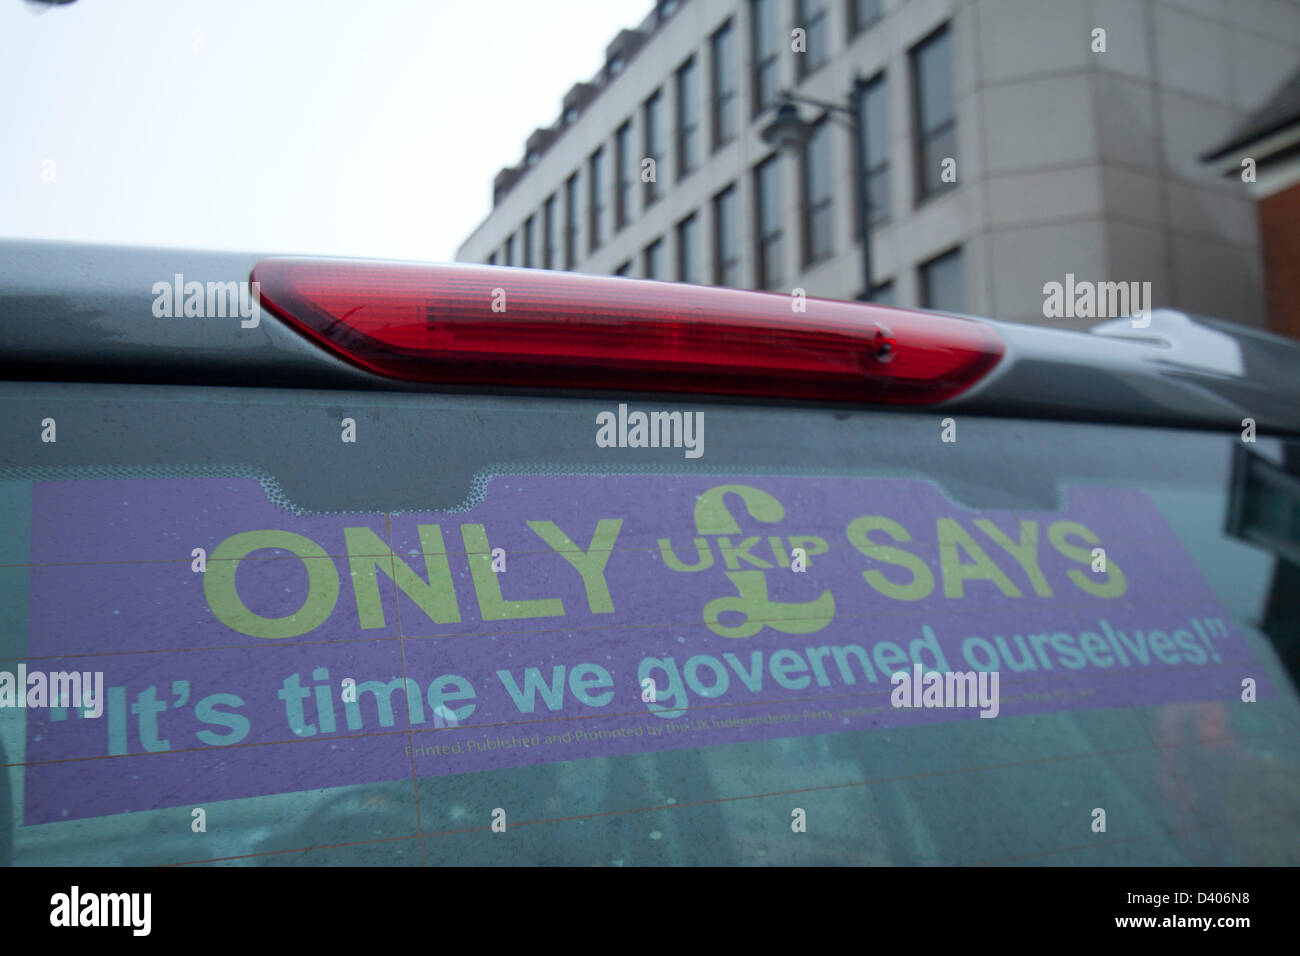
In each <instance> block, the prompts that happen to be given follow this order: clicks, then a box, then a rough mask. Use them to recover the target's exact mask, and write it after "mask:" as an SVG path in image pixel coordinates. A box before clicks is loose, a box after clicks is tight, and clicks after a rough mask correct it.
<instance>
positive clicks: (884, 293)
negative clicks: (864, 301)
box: [871, 279, 896, 305]
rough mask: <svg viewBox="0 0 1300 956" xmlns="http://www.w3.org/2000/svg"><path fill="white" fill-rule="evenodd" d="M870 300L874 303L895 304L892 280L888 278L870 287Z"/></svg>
mask: <svg viewBox="0 0 1300 956" xmlns="http://www.w3.org/2000/svg"><path fill="white" fill-rule="evenodd" d="M871 301H872V302H874V303H876V305H895V304H896V302H895V296H894V280H893V279H890V280H888V281H886V282H881V283H880V284H879V285H875V286H872V287H871Z"/></svg>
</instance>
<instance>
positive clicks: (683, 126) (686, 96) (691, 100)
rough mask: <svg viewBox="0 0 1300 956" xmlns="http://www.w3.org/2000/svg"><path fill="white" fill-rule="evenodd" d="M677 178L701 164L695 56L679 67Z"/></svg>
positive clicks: (698, 94)
mask: <svg viewBox="0 0 1300 956" xmlns="http://www.w3.org/2000/svg"><path fill="white" fill-rule="evenodd" d="M676 86H677V178H678V179H682V178H683V177H684V176H686V175H687V174H688V173H690V172H691V171H692V170H693V169H695V167H696V166H697V165H699V149H700V89H699V87H700V83H699V71H698V70H697V69H696V68H695V57H691V58H690V59H689V60H687V61H686V62H685V63H683V64H682V65H681V66H680V67H678V68H677V83H676Z"/></svg>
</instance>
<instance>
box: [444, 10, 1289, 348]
mask: <svg viewBox="0 0 1300 956" xmlns="http://www.w3.org/2000/svg"><path fill="white" fill-rule="evenodd" d="M800 46H802V50H799V49H798V48H799V47H800ZM606 55H607V59H606V67H605V69H604V70H603V71H602V72H601V74H600V75H599V76H598V77H596V78H594V79H593V80H592V81H590V82H587V83H579V84H577V85H576V86H575V87H574V88H573V89H572V90H571V91H570V93H569V94H568V96H566V98H565V102H564V109H563V113H562V115H561V117H560V119H559V120H558V121H557V122H556V123H555V124H554V125H553V126H552V127H548V128H543V129H539V130H538V131H537V132H535V133H534V134H533V136H532V137H530V138H529V140H528V144H527V149H526V153H525V159H524V162H522V163H521V164H520V165H519V166H518V167H514V168H508V169H503V170H502V171H501V172H500V173H499V174H498V175H497V179H496V183H495V190H494V207H493V210H492V212H491V214H490V215H489V216H488V217H487V219H486V220H484V222H483V223H481V224H480V225H479V227H478V228H477V229H476V230H475V231H474V233H473V234H472V235H471V236H470V237H469V238H468V239H467V240H466V241H465V243H464V244H463V245H462V246H461V248H460V250H459V251H458V254H457V258H458V260H460V261H468V262H479V263H489V262H492V263H496V264H499V265H514V266H529V267H533V268H563V269H572V270H574V271H578V272H586V273H596V274H624V275H630V276H634V277H643V278H657V279H665V280H677V281H690V282H698V283H703V284H710V283H712V284H719V285H729V286H734V287H739V288H760V289H768V290H771V291H778V292H785V293H789V292H790V291H791V290H793V289H795V288H802V289H803V290H804V291H805V292H806V294H807V295H809V296H822V297H828V298H840V299H851V298H854V297H855V296H857V295H858V293H859V292H860V289H861V271H862V269H861V250H860V247H859V244H858V238H857V237H858V232H857V218H858V217H857V215H856V198H855V197H856V196H857V191H856V190H857V188H858V183H857V177H856V176H855V169H856V166H855V152H854V144H853V136H854V135H856V134H855V130H854V126H853V124H850V123H847V122H843V121H842V120H841V118H840V117H839V116H838V115H837V114H836V113H833V112H825V111H822V110H819V109H817V108H813V107H809V106H806V105H805V106H803V107H801V111H802V115H803V117H804V118H805V119H806V120H808V121H809V122H810V123H813V124H815V125H814V126H813V127H812V134H811V135H810V137H809V138H808V140H807V142H806V143H805V145H804V146H803V147H802V149H801V150H799V151H798V155H787V154H786V153H784V152H780V151H777V150H774V149H773V147H771V146H769V145H768V144H767V143H765V142H764V140H763V137H762V135H761V131H762V129H763V127H764V126H765V125H766V124H767V123H768V122H770V121H771V120H772V119H773V117H774V116H775V105H776V102H777V97H776V94H777V91H778V90H780V89H789V90H791V91H792V92H794V93H796V94H798V95H799V96H800V97H805V98H811V99H817V100H822V101H827V102H835V103H847V102H848V101H849V97H850V94H851V91H852V89H853V86H854V83H855V78H858V79H860V80H863V81H866V82H867V84H868V86H867V87H866V92H865V94H864V97H863V105H862V109H861V110H860V111H859V112H860V115H859V122H858V123H857V124H856V126H857V129H859V130H862V131H864V132H865V137H864V142H865V147H864V149H865V153H864V155H865V165H866V167H867V175H866V177H865V182H866V188H867V189H868V191H869V195H870V197H871V199H872V217H871V221H872V227H871V243H872V247H871V251H872V260H873V269H872V272H873V277H872V282H873V285H874V286H875V287H876V299H877V301H883V302H889V303H893V304H897V305H902V306H919V307H923V308H926V307H928V308H936V309H942V310H950V311H958V312H967V313H971V314H977V315H986V316H989V317H993V318H1001V319H1008V320H1012V321H1022V322H1033V323H1040V324H1061V323H1075V324H1077V325H1081V326H1086V325H1088V324H1091V323H1090V322H1089V321H1087V320H1086V318H1080V319H1057V318H1047V317H1045V312H1046V310H1045V307H1044V302H1045V298H1046V294H1045V288H1044V287H1045V285H1046V284H1048V283H1053V282H1056V283H1062V284H1064V283H1066V282H1067V276H1070V277H1073V279H1072V281H1074V282H1076V283H1077V282H1081V281H1092V282H1098V283H1099V282H1149V283H1151V285H1150V289H1151V299H1152V301H1151V302H1148V303H1145V305H1148V306H1155V307H1163V306H1167V307H1173V308H1181V309H1186V310H1189V311H1193V312H1203V313H1207V314H1213V315H1217V316H1220V317H1222V318H1227V319H1232V320H1235V321H1239V322H1243V323H1246V324H1250V325H1257V326H1262V325H1263V324H1264V316H1265V302H1264V286H1263V266H1262V260H1261V253H1260V248H1259V230H1258V224H1257V218H1256V211H1255V207H1254V203H1253V202H1252V197H1251V196H1250V195H1249V193H1247V192H1246V191H1245V188H1244V185H1243V184H1242V183H1240V182H1234V181H1232V180H1227V179H1224V178H1222V177H1221V176H1216V175H1215V174H1214V172H1213V171H1211V170H1207V169H1206V168H1205V166H1204V165H1203V164H1201V162H1200V161H1199V156H1200V155H1201V154H1203V153H1204V152H1205V151H1206V150H1207V149H1208V148H1210V147H1212V146H1213V145H1215V144H1216V143H1218V142H1222V141H1223V140H1224V138H1225V137H1226V136H1227V135H1228V134H1229V133H1230V132H1231V131H1232V130H1233V129H1234V128H1237V127H1238V126H1239V124H1240V123H1241V122H1242V121H1243V120H1244V119H1245V118H1246V117H1247V116H1248V115H1249V114H1250V113H1251V112H1252V111H1253V110H1256V109H1257V108H1259V106H1260V105H1261V104H1262V103H1264V102H1265V101H1266V100H1267V99H1268V97H1269V96H1270V95H1271V94H1272V93H1273V92H1274V91H1275V90H1276V88H1277V87H1278V86H1279V85H1281V84H1282V83H1283V82H1284V81H1285V80H1286V79H1287V77H1288V76H1289V75H1290V74H1292V73H1293V72H1294V71H1295V69H1296V67H1297V65H1298V64H1300V2H1298V0H660V2H659V3H658V4H657V5H656V8H655V10H654V11H653V12H652V13H651V14H650V16H648V17H647V18H646V20H645V21H644V22H643V23H641V24H640V25H638V27H637V28H635V29H633V30H626V31H623V32H622V33H621V34H620V35H619V36H618V37H616V38H615V39H614V42H612V43H611V44H610V46H609V48H608V49H607V51H606ZM647 160H653V164H650V163H647ZM651 166H652V167H653V170H654V182H645V181H643V179H644V174H645V173H646V172H648V170H649V169H650V168H651ZM1107 317H1109V316H1106V315H1098V316H1096V318H1097V319H1098V320H1100V319H1103V318H1107Z"/></svg>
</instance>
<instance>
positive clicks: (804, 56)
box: [794, 0, 830, 80]
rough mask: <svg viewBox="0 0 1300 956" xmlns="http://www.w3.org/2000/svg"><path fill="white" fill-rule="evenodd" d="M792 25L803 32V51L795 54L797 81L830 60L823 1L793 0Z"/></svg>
mask: <svg viewBox="0 0 1300 956" xmlns="http://www.w3.org/2000/svg"><path fill="white" fill-rule="evenodd" d="M794 25H795V26H796V27H802V28H803V31H804V40H805V41H806V43H805V51H804V52H803V53H796V54H795V55H794V56H795V67H796V74H797V75H798V77H799V79H801V80H802V79H803V78H804V77H805V76H807V75H808V74H810V73H812V72H813V71H814V70H817V69H820V68H821V67H822V66H824V65H825V63H826V61H827V60H828V59H830V56H829V54H830V38H829V37H828V36H827V29H826V5H825V3H824V2H823V0H795V5H794Z"/></svg>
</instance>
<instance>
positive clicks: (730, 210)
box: [713, 185, 740, 289]
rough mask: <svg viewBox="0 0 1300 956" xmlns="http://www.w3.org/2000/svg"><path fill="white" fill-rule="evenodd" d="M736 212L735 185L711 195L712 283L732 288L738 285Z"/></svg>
mask: <svg viewBox="0 0 1300 956" xmlns="http://www.w3.org/2000/svg"><path fill="white" fill-rule="evenodd" d="M736 213H737V209H736V187H735V186H734V185H732V186H728V187H727V188H726V189H724V190H723V191H722V192H720V193H718V194H717V195H716V196H714V197H713V284H714V285H721V286H727V287H729V288H733V289H734V288H738V287H739V286H740V242H739V228H740V227H739V223H738V222H737V221H736Z"/></svg>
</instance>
